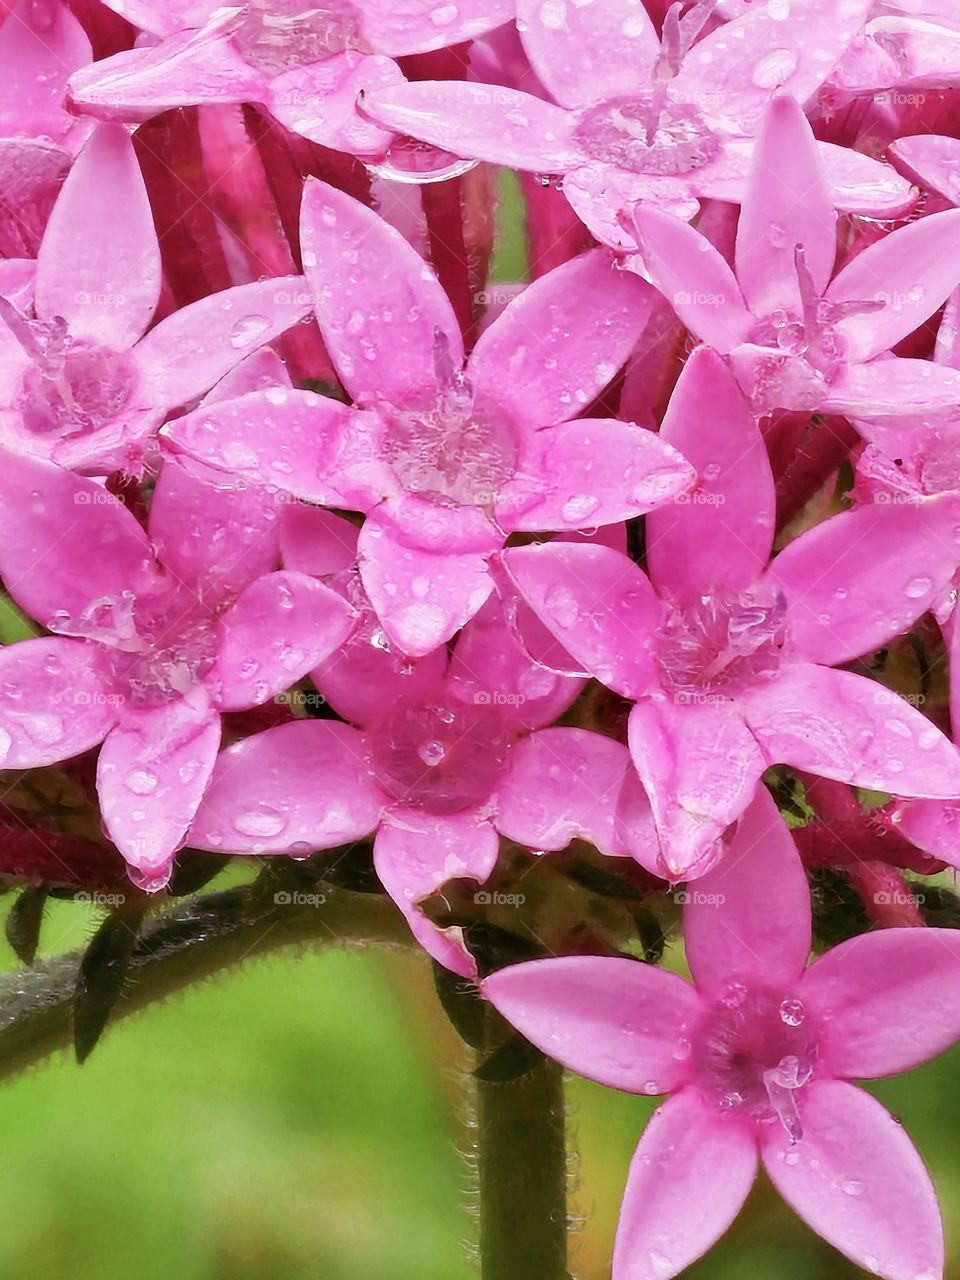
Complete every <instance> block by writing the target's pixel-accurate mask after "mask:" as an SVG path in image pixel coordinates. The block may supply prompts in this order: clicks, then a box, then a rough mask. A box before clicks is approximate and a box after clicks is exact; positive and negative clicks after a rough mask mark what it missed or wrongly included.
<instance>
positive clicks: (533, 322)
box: [467, 249, 654, 428]
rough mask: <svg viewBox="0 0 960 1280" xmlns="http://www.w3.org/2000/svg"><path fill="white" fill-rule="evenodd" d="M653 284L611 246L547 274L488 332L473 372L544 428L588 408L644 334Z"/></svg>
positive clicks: (527, 420) (479, 382) (517, 413)
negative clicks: (619, 260)
mask: <svg viewBox="0 0 960 1280" xmlns="http://www.w3.org/2000/svg"><path fill="white" fill-rule="evenodd" d="M653 297H654V295H653V291H652V290H651V289H650V287H649V285H647V284H645V283H644V282H643V281H642V280H639V279H638V278H637V277H636V276H634V275H632V274H631V273H630V272H629V271H621V270H620V269H619V268H618V267H617V265H616V262H615V260H614V258H613V255H612V254H610V253H609V252H608V251H607V250H606V249H596V250H594V251H593V252H591V253H585V254H581V256H580V257H579V258H575V259H574V260H573V261H572V262H565V263H564V264H563V265H562V266H559V267H556V268H554V270H553V271H550V272H549V273H548V274H547V275H545V276H542V277H541V278H540V279H539V280H537V281H535V282H534V283H533V284H531V285H528V286H527V288H526V289H524V290H523V292H522V293H521V294H520V295H519V297H517V298H516V299H515V300H514V301H513V302H511V303H510V305H509V306H508V307H507V308H506V310H505V311H504V312H503V313H502V314H501V315H499V316H498V317H497V319H496V320H495V321H494V323H493V324H492V325H491V326H490V328H489V329H487V330H486V331H485V332H484V333H483V334H482V336H481V338H480V340H479V342H478V343H477V345H476V347H475V348H474V350H473V354H472V355H471V356H470V360H469V361H468V364H467V375H468V377H469V379H470V381H471V382H472V383H473V385H474V387H476V388H477V389H478V390H479V391H481V392H482V394H484V395H486V396H490V397H492V398H493V399H494V400H498V401H500V402H501V403H503V405H504V407H505V408H506V409H507V410H508V411H509V412H510V414H511V416H512V417H513V419H514V420H515V421H519V422H520V423H521V424H522V425H523V426H527V427H531V428H538V427H543V426H545V425H547V424H548V423H558V422H566V421H567V419H569V418H573V417H575V416H576V415H577V414H579V413H582V412H583V410H584V409H585V408H586V407H587V405H588V404H590V402H591V401H592V400H593V399H594V398H595V397H596V396H597V395H599V393H600V392H601V391H602V390H603V389H604V387H606V385H607V384H608V383H609V382H610V381H611V379H612V378H613V377H614V376H615V375H616V374H617V372H618V370H619V369H620V368H621V366H622V365H623V364H624V363H625V362H626V360H627V357H628V356H629V355H630V352H631V351H632V350H633V348H634V346H635V345H636V344H637V342H638V341H639V340H640V337H641V335H642V334H643V331H644V329H645V328H646V325H647V320H648V318H649V315H650V308H651V306H652V303H653Z"/></svg>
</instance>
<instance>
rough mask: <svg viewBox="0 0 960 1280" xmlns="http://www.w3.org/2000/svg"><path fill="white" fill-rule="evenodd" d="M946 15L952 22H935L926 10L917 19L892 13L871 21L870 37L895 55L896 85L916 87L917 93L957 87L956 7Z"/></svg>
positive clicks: (959, 42) (959, 73)
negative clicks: (926, 89)
mask: <svg viewBox="0 0 960 1280" xmlns="http://www.w3.org/2000/svg"><path fill="white" fill-rule="evenodd" d="M943 16H944V17H945V18H948V19H952V21H950V22H949V24H948V23H947V22H944V23H939V22H936V21H934V20H933V19H934V15H933V14H932V13H931V12H930V10H929V9H925V10H923V11H922V13H921V14H920V15H918V17H916V18H911V17H901V16H899V15H892V14H891V15H889V16H886V17H884V16H881V17H878V18H875V19H874V20H873V21H872V22H871V23H870V25H869V27H868V32H869V36H870V38H871V39H873V40H875V41H876V43H877V44H879V45H880V46H881V47H882V48H884V49H886V50H887V51H888V52H889V53H890V54H891V55H892V60H893V63H894V70H895V75H896V79H895V81H894V83H895V84H896V85H897V86H907V85H910V86H916V88H915V90H914V92H915V94H916V93H917V91H918V90H922V89H925V88H928V87H931V86H935V87H936V88H938V89H945V88H949V89H955V88H956V87H957V85H958V84H960V26H958V25H957V21H956V11H955V10H954V11H953V12H952V13H950V14H944V15H943ZM881 101H882V99H881ZM921 101H922V99H921Z"/></svg>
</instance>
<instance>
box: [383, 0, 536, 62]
mask: <svg viewBox="0 0 960 1280" xmlns="http://www.w3.org/2000/svg"><path fill="white" fill-rule="evenodd" d="M515 16H516V5H515V3H514V0H457V3H456V4H449V5H438V4H437V0H404V2H403V3H402V4H398V3H397V0H364V3H363V6H362V14H361V17H362V23H363V34H364V35H365V36H366V38H367V39H368V40H369V41H370V42H371V44H373V45H374V47H375V48H377V49H380V50H382V51H383V52H384V53H392V54H395V55H397V56H399V55H400V54H405V53H425V52H427V51H428V50H430V49H445V48H448V47H449V46H450V45H453V44H459V43H460V42H461V41H463V40H473V39H475V38H476V37H477V36H481V35H484V34H485V33H486V32H487V31H492V30H493V28H494V27H499V26H502V25H503V24H504V23H506V22H512V21H513V19H514V17H515Z"/></svg>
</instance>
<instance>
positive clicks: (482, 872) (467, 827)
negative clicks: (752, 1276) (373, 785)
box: [373, 809, 500, 978]
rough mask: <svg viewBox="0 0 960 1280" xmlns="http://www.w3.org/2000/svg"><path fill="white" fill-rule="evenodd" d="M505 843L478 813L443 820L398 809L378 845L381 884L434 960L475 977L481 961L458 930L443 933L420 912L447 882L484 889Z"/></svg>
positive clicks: (375, 860) (379, 835)
mask: <svg viewBox="0 0 960 1280" xmlns="http://www.w3.org/2000/svg"><path fill="white" fill-rule="evenodd" d="M499 848H500V842H499V840H498V838H497V833H496V831H495V830H494V829H493V827H492V826H491V824H490V823H489V822H488V821H487V820H486V819H485V818H480V817H479V816H478V815H477V814H475V813H470V812H466V813H454V814H447V815H440V814H434V813H426V812H423V811H418V810H414V809H394V810H392V811H391V812H390V813H388V814H387V815H385V817H384V819H383V822H382V823H381V825H380V830H379V831H378V832H377V838H376V840H375V841H374V844H373V865H374V866H375V867H376V869H377V875H378V876H379V877H380V882H381V883H382V885H383V887H384V888H385V889H386V891H387V893H389V895H390V897H391V898H392V899H393V900H394V902H395V903H396V904H397V906H398V907H399V908H400V910H401V911H402V912H403V914H404V916H405V917H406V920H407V923H408V924H409V925H410V929H411V932H412V933H413V936H414V937H415V938H416V939H417V941H418V942H419V943H420V945H421V946H422V947H423V948H424V950H425V951H427V953H428V954H429V955H431V956H433V958H434V960H438V961H439V962H440V964H442V965H445V966H446V967H447V968H448V969H452V970H453V972H454V973H459V974H460V975H461V977H464V978H473V977H475V976H476V973H477V966H476V962H475V961H474V959H473V957H472V956H471V955H470V953H469V952H468V951H467V949H466V947H465V946H464V944H463V930H462V929H461V928H459V927H452V928H449V929H441V928H439V927H438V926H437V925H435V924H432V923H431V922H430V921H429V920H428V919H427V917H426V916H425V915H423V913H422V912H421V911H420V910H419V907H418V903H420V902H422V901H423V899H424V898H429V897H430V896H431V894H434V893H436V892H437V891H438V890H439V889H441V888H442V887H443V885H445V884H446V882H447V881H448V880H475V881H476V882H477V883H478V884H485V883H486V881H487V880H488V879H489V878H490V875H491V873H492V872H493V869H494V867H495V866H496V863H497V854H498V852H499Z"/></svg>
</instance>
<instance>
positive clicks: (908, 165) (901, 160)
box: [890, 133, 960, 204]
mask: <svg viewBox="0 0 960 1280" xmlns="http://www.w3.org/2000/svg"><path fill="white" fill-rule="evenodd" d="M890 156H891V158H892V159H893V160H894V161H896V163H897V166H898V167H899V168H900V169H901V170H905V171H906V172H907V173H908V174H909V176H910V177H911V178H913V180H914V182H918V183H920V184H921V185H922V186H925V187H928V188H930V190H932V191H936V192H938V193H939V194H940V195H942V196H944V197H945V198H946V199H947V200H949V201H950V203H951V204H956V203H957V202H958V201H960V138H944V137H940V136H939V135H938V134H932V133H918V134H916V135H914V136H912V137H908V138H898V139H897V141H896V142H894V143H893V144H892V145H891V147H890Z"/></svg>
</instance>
